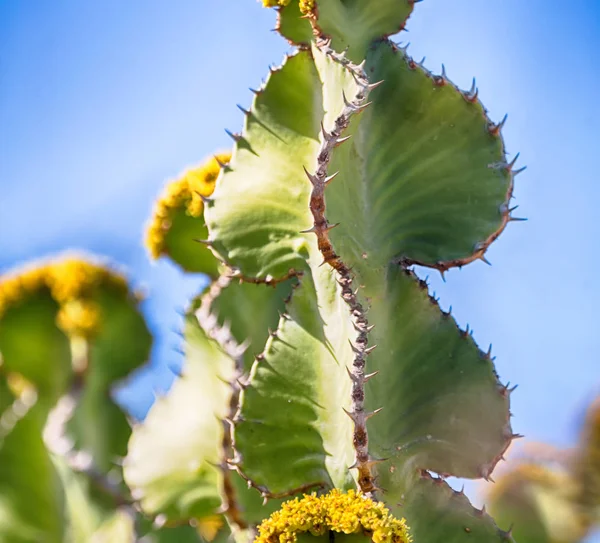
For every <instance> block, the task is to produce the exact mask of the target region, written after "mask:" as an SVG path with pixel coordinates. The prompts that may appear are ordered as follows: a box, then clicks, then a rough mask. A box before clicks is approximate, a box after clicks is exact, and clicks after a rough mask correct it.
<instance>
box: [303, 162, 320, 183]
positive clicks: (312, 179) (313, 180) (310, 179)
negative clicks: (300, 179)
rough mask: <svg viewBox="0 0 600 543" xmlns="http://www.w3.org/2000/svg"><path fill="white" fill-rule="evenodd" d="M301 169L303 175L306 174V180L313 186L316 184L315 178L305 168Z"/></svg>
mask: <svg viewBox="0 0 600 543" xmlns="http://www.w3.org/2000/svg"><path fill="white" fill-rule="evenodd" d="M302 167H303V168H304V173H305V174H306V177H308V180H309V181H310V182H311V184H312V185H315V184H316V182H317V178H316V177H315V176H314V175H312V174H311V173H310V172H309V171H308V170H307V169H306V166H302Z"/></svg>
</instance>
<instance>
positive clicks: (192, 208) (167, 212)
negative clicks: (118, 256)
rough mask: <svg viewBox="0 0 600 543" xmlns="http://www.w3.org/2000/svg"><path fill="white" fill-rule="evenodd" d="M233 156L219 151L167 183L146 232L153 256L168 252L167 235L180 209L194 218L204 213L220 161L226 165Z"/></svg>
mask: <svg viewBox="0 0 600 543" xmlns="http://www.w3.org/2000/svg"><path fill="white" fill-rule="evenodd" d="M230 159H231V153H219V154H217V155H216V157H211V158H210V159H208V160H207V161H206V162H204V163H203V164H202V165H201V166H199V167H197V168H192V169H190V170H188V171H186V172H185V173H184V174H183V175H182V176H181V178H179V179H177V180H175V181H172V182H171V183H169V184H168V185H167V187H166V188H165V191H164V193H163V195H162V196H161V197H160V198H159V199H158V201H157V203H156V206H155V208H154V213H153V215H152V220H151V221H150V226H149V227H148V231H147V233H146V247H147V248H148V250H149V251H150V254H151V255H152V258H155V259H156V258H159V257H160V256H161V255H163V254H164V252H165V249H166V247H165V238H166V236H167V233H168V231H169V228H170V227H171V220H172V218H173V215H174V214H175V213H176V212H177V211H179V210H184V211H185V212H186V213H187V214H188V215H190V216H192V217H197V218H199V217H201V216H202V212H203V210H204V206H203V203H202V198H201V196H204V197H208V196H210V195H211V194H212V193H213V191H214V190H215V181H216V180H217V177H218V175H219V171H220V168H221V167H220V165H219V162H221V163H224V164H226V163H227V162H229V160H230Z"/></svg>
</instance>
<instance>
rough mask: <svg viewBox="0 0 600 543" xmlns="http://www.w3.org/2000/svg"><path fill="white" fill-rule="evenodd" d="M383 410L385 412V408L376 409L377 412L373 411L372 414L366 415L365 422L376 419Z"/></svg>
mask: <svg viewBox="0 0 600 543" xmlns="http://www.w3.org/2000/svg"><path fill="white" fill-rule="evenodd" d="M382 410H383V407H380V408H379V409H375V411H371V413H367V414H366V415H365V420H369V419H370V418H371V417H374V416H375V415H377V413H379V412H380V411H382Z"/></svg>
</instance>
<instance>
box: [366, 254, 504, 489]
mask: <svg viewBox="0 0 600 543" xmlns="http://www.w3.org/2000/svg"><path fill="white" fill-rule="evenodd" d="M370 304H371V307H370V310H369V314H368V316H369V323H370V324H373V325H375V328H374V329H373V331H372V332H371V334H370V342H371V343H372V344H373V345H377V349H375V351H374V352H373V353H372V354H371V355H370V356H369V359H368V361H367V371H368V372H369V373H371V372H374V371H378V372H379V375H377V376H376V377H374V378H372V379H370V380H369V381H368V383H367V387H366V393H365V398H366V406H367V410H368V411H373V410H375V409H378V408H380V407H383V408H384V409H383V411H381V412H380V413H378V414H377V415H375V416H374V417H372V418H371V419H369V421H368V423H367V428H368V431H369V448H370V450H371V451H372V452H373V453H374V454H375V456H377V457H379V458H388V457H391V456H396V460H395V463H396V464H397V465H401V464H404V463H406V464H410V465H411V466H412V468H413V469H416V468H420V469H428V470H433V471H435V472H437V473H443V474H449V475H454V476H457V477H467V478H479V477H482V476H487V475H489V473H490V471H491V469H492V468H493V467H494V466H495V464H496V462H497V460H498V457H499V455H500V454H502V453H503V452H504V450H505V449H506V447H507V445H508V444H509V442H510V438H511V436H512V431H511V428H510V424H509V422H508V419H509V413H508V409H509V405H508V404H509V401H508V391H507V390H506V389H505V387H503V386H501V385H500V383H499V382H498V378H497V376H496V374H495V371H494V365H493V363H492V361H491V360H490V358H489V357H488V356H487V355H486V354H484V353H482V352H481V351H480V350H479V349H478V347H477V345H476V344H475V341H474V340H473V338H472V337H471V336H470V335H469V334H467V333H465V332H462V331H461V330H460V329H459V328H458V327H457V325H456V322H455V321H454V319H453V318H452V317H451V316H450V315H449V314H446V313H443V312H441V311H440V308H439V306H438V305H437V303H436V302H435V300H433V299H432V298H430V297H429V293H428V291H427V286H426V284H425V283H424V282H419V281H418V280H417V279H416V277H415V276H414V275H413V274H411V273H410V272H407V271H403V270H400V269H398V268H397V267H395V266H390V268H389V269H388V272H387V275H386V276H385V281H382V282H380V290H379V292H378V294H377V296H373V297H372V298H370Z"/></svg>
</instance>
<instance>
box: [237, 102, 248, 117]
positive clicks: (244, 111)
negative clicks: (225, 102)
mask: <svg viewBox="0 0 600 543" xmlns="http://www.w3.org/2000/svg"><path fill="white" fill-rule="evenodd" d="M237 107H238V109H239V110H240V111H241V112H242V113H243V114H244V115H250V111H249V110H247V109H244V108H243V107H242V106H240V104H237Z"/></svg>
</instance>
